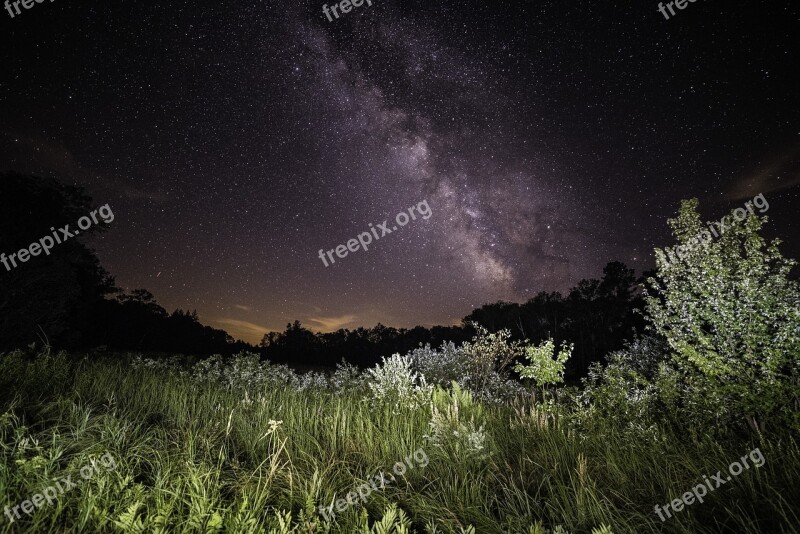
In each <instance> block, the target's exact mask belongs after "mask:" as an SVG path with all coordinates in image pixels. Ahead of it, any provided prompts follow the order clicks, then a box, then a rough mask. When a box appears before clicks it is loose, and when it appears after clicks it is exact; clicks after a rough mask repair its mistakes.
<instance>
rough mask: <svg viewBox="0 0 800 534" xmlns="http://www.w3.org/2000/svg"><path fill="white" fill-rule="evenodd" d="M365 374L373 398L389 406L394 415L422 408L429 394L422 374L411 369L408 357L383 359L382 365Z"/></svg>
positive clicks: (396, 356)
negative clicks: (405, 410)
mask: <svg viewBox="0 0 800 534" xmlns="http://www.w3.org/2000/svg"><path fill="white" fill-rule="evenodd" d="M367 375H368V382H367V386H368V387H369V390H370V393H371V395H372V399H373V400H376V401H379V402H382V403H387V404H389V405H391V406H392V407H393V410H394V412H395V413H399V411H400V410H402V409H410V410H415V409H417V408H419V407H420V406H423V405H424V404H425V403H426V401H427V398H428V396H429V395H430V390H431V388H430V386H428V384H427V382H426V381H425V377H424V376H423V375H421V374H419V373H416V372H414V371H413V370H412V368H411V358H410V357H409V356H400V355H399V354H393V355H392V356H391V357H390V358H389V359H388V360H387V359H386V358H385V357H384V358H382V363H380V364H378V365H376V366H375V367H373V368H372V369H367Z"/></svg>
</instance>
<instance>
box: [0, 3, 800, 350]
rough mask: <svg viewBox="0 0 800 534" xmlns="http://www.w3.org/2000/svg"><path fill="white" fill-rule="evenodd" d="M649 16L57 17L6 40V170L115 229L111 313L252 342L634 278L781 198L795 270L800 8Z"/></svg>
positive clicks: (191, 10)
mask: <svg viewBox="0 0 800 534" xmlns="http://www.w3.org/2000/svg"><path fill="white" fill-rule="evenodd" d="M640 4H641V5H640V6H638V7H635V8H632V7H630V6H629V5H626V4H623V3H619V4H617V3H607V4H606V3H604V4H603V5H600V4H599V3H597V4H595V5H588V4H583V3H581V4H580V5H577V4H576V5H575V6H565V5H564V2H549V1H542V2H538V1H537V2H522V1H519V2H509V3H507V5H506V4H505V3H504V4H503V5H502V6H500V5H499V4H498V5H494V4H493V5H486V4H484V3H469V2H451V1H444V2H434V3H431V2H399V1H389V0H387V1H381V0H375V1H373V5H372V7H361V8H359V9H355V10H353V11H352V12H350V13H348V14H347V15H346V16H343V17H341V18H340V19H336V20H334V21H333V22H328V20H327V19H326V18H325V16H324V15H323V13H322V3H317V2H304V3H302V4H298V3H296V2H239V3H236V4H235V5H233V4H231V5H228V4H224V5H223V4H221V3H212V2H199V3H189V2H183V1H175V2H169V3H161V2H148V3H144V2H126V3H124V5H111V4H110V3H107V2H105V3H103V2H93V1H90V2H84V3H81V4H80V5H79V4H77V3H67V2H56V3H52V4H50V3H48V4H43V6H40V7H38V8H37V9H36V10H31V11H30V12H25V13H23V15H20V16H18V17H16V18H14V19H13V20H12V19H10V18H9V19H7V20H4V21H3V32H4V33H5V34H6V35H8V36H9V37H10V39H11V42H12V43H13V47H5V48H4V51H3V55H4V70H5V73H4V75H3V76H4V83H3V84H2V88H0V91H2V92H1V93H0V95H2V104H1V105H0V113H1V115H0V118H1V119H2V122H0V125H2V126H1V127H0V128H1V129H0V147H1V148H2V150H3V152H2V154H3V155H2V159H0V163H1V164H2V170H8V169H15V170H18V171H25V172H35V173H40V174H53V175H58V176H61V177H63V178H65V179H67V180H70V181H74V182H75V183H77V184H80V185H82V186H84V187H86V188H87V190H88V191H89V193H90V194H91V195H92V196H93V197H94V199H95V203H96V204H98V205H100V204H105V203H109V204H110V205H111V206H112V207H113V209H114V213H115V215H116V219H115V223H114V228H113V229H112V230H111V231H109V232H107V233H106V234H105V235H103V236H102V237H100V238H99V240H98V241H97V242H95V243H93V245H94V246H95V247H96V249H97V251H98V254H99V256H100V259H101V262H102V263H103V265H104V266H105V267H106V268H107V269H108V270H109V271H110V272H111V273H112V274H114V275H115V276H116V279H117V283H118V285H119V286H120V287H123V288H125V289H133V288H138V287H144V288H147V289H149V290H150V291H152V292H153V293H154V294H155V296H156V298H157V299H158V300H159V302H161V303H162V304H163V305H165V307H167V308H168V309H170V310H172V309H174V308H177V307H181V308H187V307H188V308H196V309H197V310H198V313H199V314H200V316H201V319H202V320H203V321H204V322H206V323H208V324H212V325H214V326H217V327H222V328H225V329H227V330H228V331H229V332H231V333H233V334H234V335H235V336H237V337H242V338H245V339H247V340H250V341H255V340H258V339H259V338H260V337H261V335H262V334H263V333H264V332H265V331H266V330H270V329H282V328H283V326H284V325H285V324H286V323H287V322H289V321H292V320H294V319H299V320H300V321H302V322H303V323H304V324H305V325H306V326H309V327H311V328H313V329H315V330H326V331H327V330H332V329H335V328H339V327H348V328H352V327H355V326H361V325H364V326H371V325H374V324H375V323H377V322H382V323H384V324H389V325H392V326H412V325H416V324H422V325H433V324H451V323H455V322H458V321H460V319H461V318H462V317H463V316H464V315H466V314H467V313H469V312H470V311H471V310H472V309H473V308H474V307H477V306H480V305H482V304H484V303H488V302H493V301H496V300H498V299H504V300H515V301H522V300H525V299H527V298H530V297H531V296H533V295H534V294H536V293H537V292H539V291H543V290H545V291H551V290H559V291H566V290H568V289H569V288H570V287H571V286H572V285H574V284H575V283H576V282H577V281H578V280H580V279H581V278H586V277H597V276H600V275H601V272H602V268H603V266H604V265H605V264H606V263H607V262H609V261H614V260H619V261H622V262H624V263H626V264H628V265H629V266H631V267H634V268H636V269H637V270H638V271H640V272H641V271H642V270H644V269H647V268H650V267H652V265H653V252H652V249H653V247H654V246H663V245H665V244H668V243H669V233H668V227H667V224H666V219H667V218H668V217H670V216H672V215H674V213H675V210H676V208H677V205H678V203H679V201H680V199H682V198H688V197H691V196H696V197H699V198H700V200H701V207H702V209H703V213H704V215H707V216H708V218H713V217H714V216H715V215H716V216H717V218H719V216H718V213H719V212H724V210H726V209H730V208H731V207H735V205H738V203H739V202H738V199H739V198H741V197H742V196H743V195H751V196H752V195H755V194H757V193H758V192H769V193H768V194H770V195H773V196H772V197H770V204H771V210H770V216H771V219H772V230H771V231H772V232H773V234H774V235H778V236H780V237H781V238H782V239H783V240H784V241H785V242H786V246H787V247H788V249H789V251H797V250H800V236H798V227H797V223H796V222H795V221H794V220H795V217H794V215H793V214H794V212H795V211H796V209H795V208H796V207H797V206H798V194H797V193H798V187H796V186H797V185H798V175H797V172H798V167H797V154H798V149H797V147H798V146H800V138H799V137H800V130H798V118H800V117H799V115H800V106H798V104H799V103H800V102H798V100H800V98H798V96H797V91H796V87H795V86H794V85H793V81H792V79H793V78H792V77H793V75H794V74H795V73H794V71H795V70H796V65H797V64H798V59H799V58H798V45H797V36H798V31H797V30H798V28H799V27H800V23H799V22H798V9H797V7H796V6H794V5H792V3H791V2H774V3H773V4H771V5H770V6H769V7H768V8H767V7H758V8H756V7H751V8H749V9H745V8H744V7H738V6H736V7H731V6H729V5H717V4H715V3H711V2H705V3H698V4H696V5H694V6H693V8H692V9H691V10H686V11H685V12H682V13H681V16H680V17H676V18H675V19H674V20H668V21H665V20H664V18H663V17H662V16H661V15H659V14H658V12H657V11H656V4H652V3H648V2H642V3H640ZM650 4H652V5H650ZM422 200H427V202H428V203H429V205H430V207H431V210H432V212H433V215H432V216H431V217H430V219H427V220H417V221H413V222H411V223H409V224H408V225H407V226H405V227H403V228H401V229H398V230H397V231H396V232H393V233H392V234H391V235H387V236H385V237H384V238H383V239H381V240H379V241H377V242H376V243H375V244H374V245H373V246H371V247H370V249H369V250H368V251H361V252H359V253H358V254H351V255H350V256H348V257H347V258H344V259H340V260H338V261H337V262H336V264H334V265H331V266H330V267H327V268H326V267H325V266H324V265H323V263H322V262H320V260H319V258H318V256H317V253H318V251H319V250H320V249H324V250H329V249H332V248H335V247H336V246H337V245H339V244H341V243H345V242H346V241H347V240H348V239H351V238H353V237H355V236H356V235H358V234H359V233H360V232H363V231H365V230H367V229H368V225H369V224H373V225H374V224H378V223H382V222H383V221H384V220H386V219H389V220H390V222H391V220H393V218H394V216H395V214H397V213H398V212H401V211H405V210H407V209H408V208H409V207H410V206H414V205H416V204H417V203H419V202H420V201H422ZM795 255H796V254H795Z"/></svg>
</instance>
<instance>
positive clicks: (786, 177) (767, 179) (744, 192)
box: [728, 146, 800, 200]
mask: <svg viewBox="0 0 800 534" xmlns="http://www.w3.org/2000/svg"><path fill="white" fill-rule="evenodd" d="M798 184H800V146H795V147H793V148H791V149H788V150H784V151H782V152H781V153H780V154H779V155H777V156H773V157H771V158H769V159H768V160H767V162H766V163H764V164H763V165H761V166H760V167H758V168H757V169H756V170H755V171H751V172H749V173H747V174H746V175H745V176H743V177H741V178H740V179H738V180H737V181H736V182H735V183H734V184H733V186H731V188H730V190H729V191H728V198H729V199H731V200H741V199H746V198H752V197H754V196H756V195H758V194H759V193H769V192H771V191H780V190H782V189H788V188H790V187H794V186H796V185H798Z"/></svg>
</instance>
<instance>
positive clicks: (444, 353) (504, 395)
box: [409, 325, 524, 403]
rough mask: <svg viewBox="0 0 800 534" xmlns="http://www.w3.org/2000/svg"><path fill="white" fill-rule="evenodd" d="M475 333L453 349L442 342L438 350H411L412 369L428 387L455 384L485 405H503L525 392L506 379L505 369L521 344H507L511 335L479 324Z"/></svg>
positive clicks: (517, 384)
mask: <svg viewBox="0 0 800 534" xmlns="http://www.w3.org/2000/svg"><path fill="white" fill-rule="evenodd" d="M473 326H474V327H475V328H476V329H477V330H478V332H477V334H476V335H475V337H473V338H472V342H467V343H464V344H463V345H462V346H460V347H456V346H455V344H453V343H452V342H450V343H443V344H442V346H441V347H440V348H439V349H438V350H433V349H431V347H430V345H426V346H425V347H420V348H418V349H415V350H413V351H411V353H410V354H409V356H410V357H411V360H412V363H413V366H414V369H416V370H417V371H418V372H419V373H420V374H422V375H423V376H424V377H425V380H426V381H427V382H428V383H429V384H435V385H439V386H442V387H445V388H446V387H449V386H450V384H451V383H453V382H457V383H458V384H459V385H460V386H461V387H462V388H463V389H464V390H466V391H469V392H470V393H472V394H473V395H474V396H475V397H476V398H479V399H480V400H483V401H485V402H491V403H504V402H507V401H509V400H511V399H512V398H514V397H515V396H517V395H519V394H520V393H522V392H523V391H524V389H523V388H522V386H521V385H520V384H519V383H518V382H517V381H515V380H511V379H509V377H508V373H507V371H506V368H507V367H508V365H509V364H510V363H511V361H513V359H514V358H516V357H518V356H520V355H521V354H522V353H523V350H524V349H523V347H522V344H521V343H519V342H513V343H509V342H508V339H509V337H510V335H511V334H510V332H508V331H507V330H501V331H500V332H498V333H496V334H489V333H488V331H487V330H486V329H484V328H482V327H481V326H479V325H473Z"/></svg>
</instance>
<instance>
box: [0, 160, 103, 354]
mask: <svg viewBox="0 0 800 534" xmlns="http://www.w3.org/2000/svg"><path fill="white" fill-rule="evenodd" d="M90 202H91V200H90V199H89V197H88V196H86V195H85V193H84V192H83V190H82V189H80V188H78V187H74V186H70V185H64V184H62V183H60V182H57V181H56V180H53V179H49V178H37V177H33V176H25V175H20V174H16V173H4V174H0V228H2V231H0V252H4V253H6V254H7V255H10V254H12V253H17V252H18V251H19V250H21V249H23V248H28V247H29V246H30V245H31V243H34V242H38V241H39V240H40V239H41V238H43V237H45V236H52V234H53V231H52V230H51V228H56V231H57V229H58V228H62V227H63V226H64V225H65V224H70V226H71V228H72V229H74V228H75V226H76V222H77V220H78V219H79V218H80V217H82V216H84V215H87V214H88V213H89V212H90V211H91V209H92V208H93V206H92V205H91V203H90ZM102 230H103V228H102V226H100V225H93V226H92V227H91V228H89V229H88V230H86V231H84V232H82V233H81V235H80V236H76V237H73V238H71V239H69V240H67V241H65V242H63V243H61V244H56V245H55V246H54V247H53V248H52V250H51V251H50V254H49V255H46V254H44V253H40V254H39V255H38V256H35V257H31V258H30V259H29V260H28V261H27V262H26V263H21V262H17V267H16V268H12V270H11V271H8V270H7V269H6V268H5V267H4V266H2V265H0V349H8V348H12V347H19V346H22V345H27V344H29V343H31V342H34V341H39V340H41V339H43V338H45V339H47V340H49V342H50V343H52V344H54V345H58V346H60V347H67V348H69V347H76V346H79V345H81V344H82V343H84V342H85V341H86V337H85V333H86V332H88V331H89V330H90V329H91V328H92V322H93V320H94V318H95V313H94V311H95V310H96V309H97V307H98V305H99V303H100V302H102V300H103V298H104V296H105V295H108V294H111V293H113V292H114V291H115V288H114V281H113V278H112V277H111V276H110V275H109V274H108V273H107V272H106V271H105V270H104V269H103V268H102V267H101V266H100V263H99V261H98V260H97V257H96V256H95V254H94V252H92V251H91V250H89V249H88V248H87V247H86V246H85V245H84V244H83V242H82V240H83V239H84V238H85V237H86V236H87V235H91V234H92V233H95V232H100V231H102Z"/></svg>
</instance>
